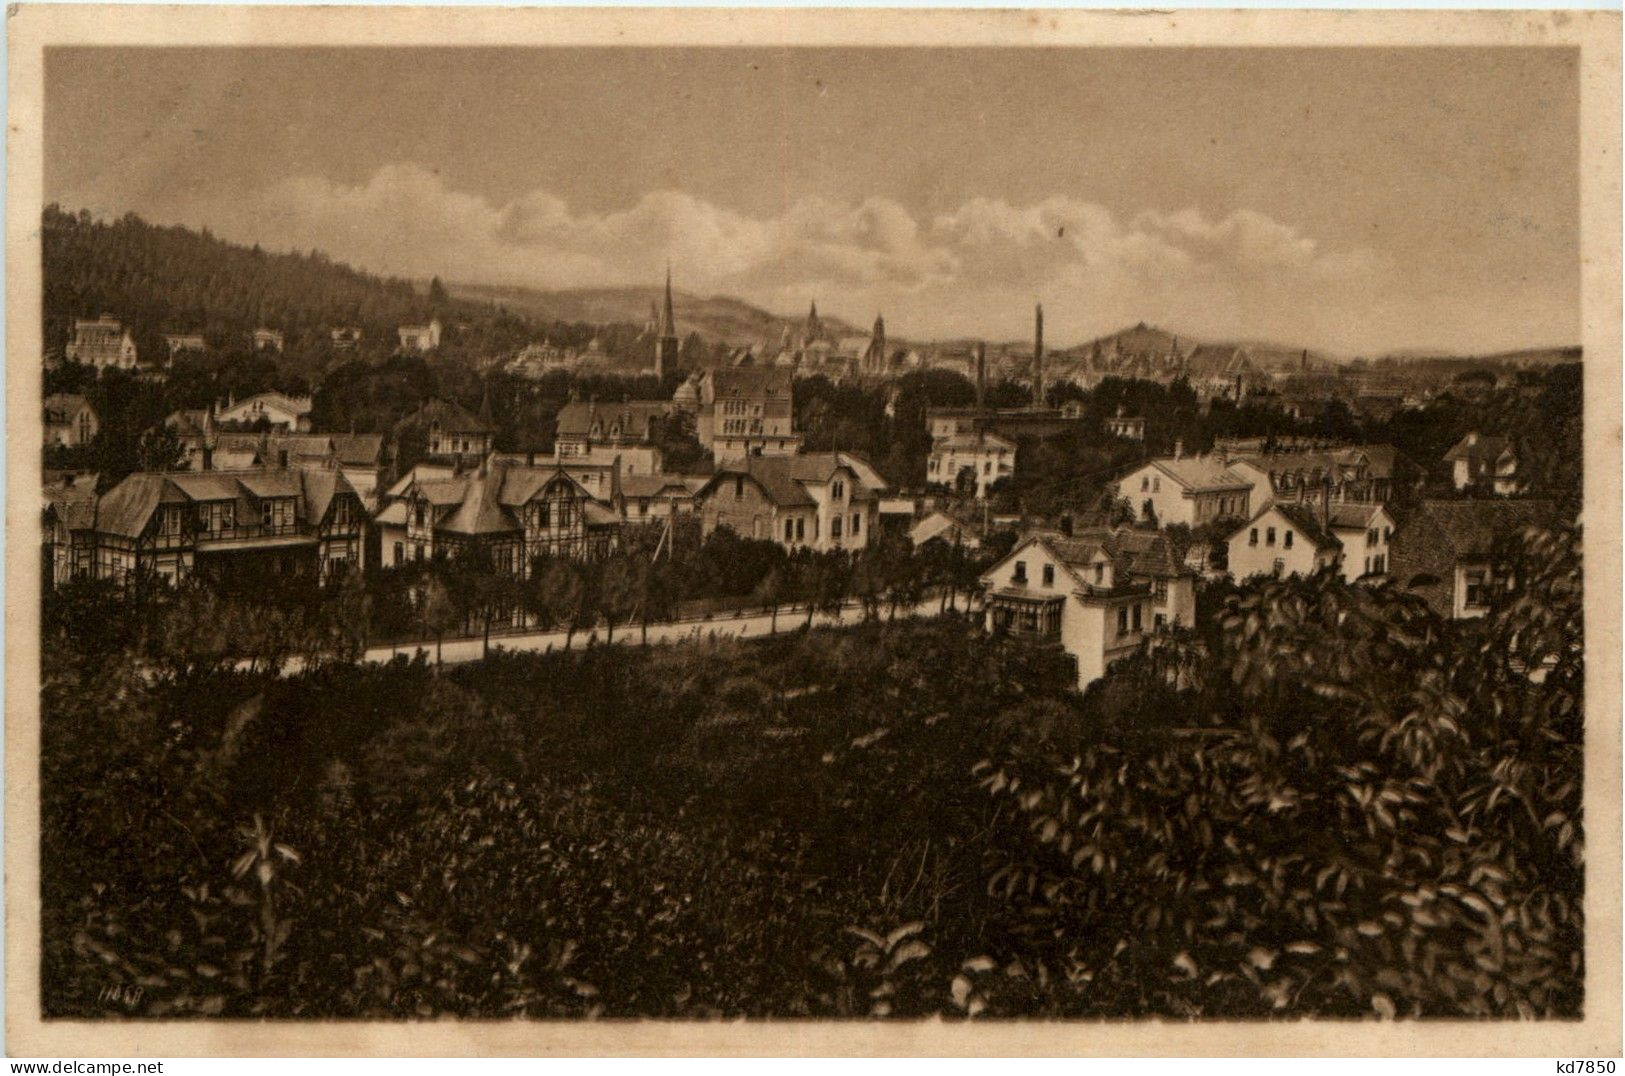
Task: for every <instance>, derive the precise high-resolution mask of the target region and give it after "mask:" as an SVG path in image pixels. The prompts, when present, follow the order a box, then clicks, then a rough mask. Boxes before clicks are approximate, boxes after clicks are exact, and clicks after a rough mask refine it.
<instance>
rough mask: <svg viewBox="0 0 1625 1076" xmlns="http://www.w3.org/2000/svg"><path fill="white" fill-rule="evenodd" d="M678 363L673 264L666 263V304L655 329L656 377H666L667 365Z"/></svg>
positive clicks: (661, 310)
mask: <svg viewBox="0 0 1625 1076" xmlns="http://www.w3.org/2000/svg"><path fill="white" fill-rule="evenodd" d="M676 361H677V315H676V314H674V313H673V312H672V308H671V262H667V263H666V303H665V305H664V306H662V307H661V308H660V324H659V326H658V327H657V328H656V329H655V377H657V378H663V377H665V376H666V364H667V363H668V362H676Z"/></svg>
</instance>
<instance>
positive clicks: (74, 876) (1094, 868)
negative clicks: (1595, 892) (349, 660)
mask: <svg viewBox="0 0 1625 1076" xmlns="http://www.w3.org/2000/svg"><path fill="white" fill-rule="evenodd" d="M1504 559H1505V560H1506V562H1507V564H1508V566H1509V567H1510V568H1513V569H1515V571H1514V572H1513V574H1512V578H1514V579H1515V580H1516V583H1515V587H1514V589H1512V590H1510V591H1509V592H1507V593H1506V594H1505V595H1503V596H1501V597H1500V598H1499V599H1498V601H1497V604H1496V606H1495V608H1494V611H1493V612H1492V614H1491V615H1490V616H1489V617H1487V618H1486V619H1484V620H1483V621H1482V622H1479V623H1469V624H1455V623H1450V622H1445V621H1441V620H1439V619H1438V618H1437V617H1435V616H1434V615H1433V614H1432V613H1430V612H1428V611H1427V609H1426V608H1425V606H1423V605H1422V604H1421V603H1420V602H1418V601H1416V600H1415V599H1414V598H1412V597H1410V596H1408V595H1406V594H1404V593H1402V592H1399V591H1396V590H1393V589H1389V588H1375V589H1373V588H1365V587H1349V586H1346V585H1344V584H1342V583H1340V582H1338V581H1337V580H1336V579H1335V578H1332V577H1330V576H1321V577H1318V578H1315V579H1312V580H1287V581H1264V582H1260V583H1257V584H1254V585H1250V586H1248V587H1244V588H1240V589H1236V590H1233V591H1231V592H1229V593H1215V594H1211V595H1207V596H1205V597H1204V606H1205V607H1206V608H1208V609H1210V610H1215V615H1213V616H1211V617H1209V618H1207V621H1206V622H1205V623H1204V624H1202V625H1200V626H1199V628H1198V629H1197V630H1195V631H1193V632H1189V633H1186V634H1181V635H1178V636H1168V637H1164V638H1162V639H1160V640H1159V641H1158V643H1157V645H1156V646H1155V647H1153V648H1152V649H1151V650H1150V651H1149V652H1147V653H1144V654H1142V655H1140V656H1138V657H1136V658H1133V659H1131V660H1129V661H1128V662H1126V663H1123V664H1121V665H1119V666H1118V667H1117V668H1116V669H1115V670H1114V671H1113V672H1112V674H1111V675H1110V676H1108V678H1107V679H1106V680H1105V681H1103V682H1102V683H1101V684H1099V685H1097V686H1096V687H1095V688H1094V689H1092V690H1091V691H1090V692H1089V693H1088V694H1087V695H1085V696H1083V697H1082V698H1079V697H1078V696H1076V695H1074V694H1072V693H1071V692H1069V691H1068V690H1067V687H1066V685H1067V684H1068V683H1069V682H1070V670H1069V668H1068V667H1067V666H1068V663H1067V661H1066V660H1065V659H1064V657H1063V656H1062V655H1061V654H1060V653H1059V652H1057V651H1054V650H1050V649H1047V648H1034V647H1030V646H1021V645H1018V644H1014V643H1009V642H1003V641H999V640H990V639H988V638H987V637H985V636H983V635H982V634H981V633H980V632H979V631H978V630H977V629H976V627H975V626H974V625H971V624H966V623H965V622H963V621H961V620H959V619H958V618H955V617H946V618H941V619H934V620H931V621H921V622H902V621H899V622H897V623H890V622H888V621H887V620H886V619H885V618H880V619H878V620H877V621H876V622H874V623H872V624H868V625H865V626H862V627H858V628H852V629H844V630H839V631H834V630H820V631H812V632H799V631H798V632H796V633H794V634H791V635H787V636H780V637H777V638H774V639H771V640H767V641H762V642H757V643H750V644H742V643H732V642H723V643H698V644H684V645H681V646H676V647H670V648H654V649H641V648H624V647H614V648H610V647H602V646H595V647H589V648H588V649H586V650H584V651H583V650H577V651H574V652H570V653H555V654H549V655H524V656H520V655H503V654H493V656H492V657H491V658H490V659H489V660H487V661H486V662H482V663H479V664H476V665H470V666H465V667H461V668H458V669H455V670H448V671H446V672H444V673H439V674H437V672H436V671H435V670H434V668H433V667H432V666H430V665H428V664H426V663H424V662H421V661H419V662H416V663H409V662H406V661H405V660H404V659H402V660H399V661H397V662H396V663H394V664H392V665H390V666H387V667H365V666H362V667H358V666H354V665H349V664H346V663H344V662H343V661H342V660H339V659H336V658H335V659H334V660H330V661H328V662H326V663H325V664H322V665H321V666H319V667H318V668H316V669H315V670H313V671H311V672H308V673H306V674H304V675H301V676H299V677H295V678H289V679H278V678H274V677H267V676H264V675H261V674H254V673H248V672H244V671H241V670H236V671H231V670H227V669H224V668H222V667H220V666H218V665H210V664H207V663H195V662H186V661H179V660H171V661H168V662H167V663H161V664H160V663H155V653H156V652H154V651H152V650H148V651H146V654H145V657H142V655H141V653H140V652H139V651H138V650H137V649H136V646H137V644H136V642H135V641H133V640H131V639H130V638H127V637H124V636H120V635H118V634H116V633H115V634H110V635H109V634H104V635H102V636H99V637H95V647H96V649H95V652H90V651H87V650H86V649H85V646H84V644H85V641H86V640H87V639H89V638H92V637H91V636H89V635H86V634H82V632H83V631H84V626H83V623H82V620H83V618H80V620H78V621H76V620H75V619H74V618H73V617H72V616H70V615H63V616H62V617H60V618H59V619H58V620H57V621H56V623H57V624H58V626H59V629H60V634H59V635H58V636H56V637H55V638H53V640H52V643H53V646H54V647H55V649H56V651H57V652H58V653H59V654H60V660H59V661H57V662H53V663H52V665H51V666H50V667H49V668H47V669H45V670H44V673H45V689H44V699H43V701H44V710H43V714H44V722H43V745H42V746H43V751H44V756H43V772H42V778H43V785H42V787H43V805H42V806H43V812H44V814H43V838H42V840H43V845H42V853H43V854H42V857H41V861H42V866H43V869H44V877H43V886H44V896H45V900H44V909H45V923H44V973H43V975H44V978H43V985H44V1003H45V1009H46V1012H48V1013H50V1014H52V1015H59V1016H72V1015H100V1014H106V1013H108V1012H119V1013H128V1014H135V1015H185V1014H193V1013H213V1014H222V1015H255V1014H262V1015H276V1016H298V1015H304V1016H311V1015H342V1016H373V1017H377V1016H409V1015H427V1014H441V1013H457V1014H465V1015H482V1016H498V1015H529V1016H570V1015H591V1014H604V1015H617V1016H631V1015H652V1016H684V1017H697V1016H731V1015H758V1016H761V1015H779V1016H786V1015H798V1014H806V1015H865V1014H872V1015H885V1014H893V1015H922V1014H929V1013H943V1014H971V1015H975V1014H982V1013H986V1014H990V1015H996V1014H1040V1013H1042V1014H1051V1015H1062V1014H1069V1015H1087V1014H1099V1015H1119V1016H1120V1015H1129V1014H1138V1013H1155V1014H1167V1015H1181V1016H1194V1015H1201V1016H1254V1015H1261V1016H1262V1015H1301V1014H1307V1013H1317V1014H1343V1015H1356V1014H1360V1013H1364V1014H1367V1015H1406V1016H1409V1015H1421V1016H1451V1015H1457V1016H1459V1015H1513V1014H1526V1015H1573V1014H1575V1013H1576V1012H1578V1011H1579V1008H1580V1004H1581V995H1580V983H1581V971H1582V969H1581V965H1580V953H1581V931H1582V924H1581V921H1580V900H1581V894H1582V884H1581V880H1582V863H1583V861H1582V854H1581V848H1582V841H1581V838H1580V813H1579V810H1580V809H1579V803H1580V787H1579V774H1580V756H1581V712H1582V698H1583V696H1582V693H1581V690H1582V671H1583V670H1582V666H1581V661H1580V651H1579V643H1580V639H1581V635H1580V592H1579V570H1580V568H1579V561H1578V551H1577V536H1576V535H1573V534H1544V535H1534V536H1532V537H1531V538H1530V539H1529V541H1528V542H1527V543H1522V544H1517V545H1514V546H1511V547H1509V548H1508V549H1507V550H1506V551H1505V557H1504ZM76 625H77V626H76ZM171 627H172V628H173V627H176V626H175V625H172V626H171ZM168 637H169V638H170V639H174V638H175V636H174V635H169V636H168ZM148 645H149V646H151V645H156V644H154V643H153V642H152V641H151V640H149V641H148ZM159 652H161V646H160V651H159ZM69 849H71V850H72V852H71V854H66V852H67V850H69ZM109 985H113V986H117V987H122V988H125V989H121V990H118V991H114V992H113V994H112V995H110V996H111V997H112V998H113V1000H111V1001H108V1000H104V998H106V997H108V996H109V995H106V994H104V991H103V988H104V987H107V986H109Z"/></svg>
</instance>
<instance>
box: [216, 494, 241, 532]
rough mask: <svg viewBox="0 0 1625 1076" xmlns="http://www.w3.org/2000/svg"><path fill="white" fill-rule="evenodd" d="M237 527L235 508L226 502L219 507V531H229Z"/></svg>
mask: <svg viewBox="0 0 1625 1076" xmlns="http://www.w3.org/2000/svg"><path fill="white" fill-rule="evenodd" d="M235 526H237V506H236V505H235V504H232V503H231V502H230V501H226V502H225V503H224V504H222V505H221V506H220V529H221V530H224V531H229V530H231V529H232V528H233V527H235Z"/></svg>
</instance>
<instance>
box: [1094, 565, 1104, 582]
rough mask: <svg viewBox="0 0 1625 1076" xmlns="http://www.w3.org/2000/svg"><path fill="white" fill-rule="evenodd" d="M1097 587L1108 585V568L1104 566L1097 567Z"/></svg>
mask: <svg viewBox="0 0 1625 1076" xmlns="http://www.w3.org/2000/svg"><path fill="white" fill-rule="evenodd" d="M1095 585H1096V586H1097V587H1098V586H1105V585H1106V566H1105V565H1104V564H1096V565H1095Z"/></svg>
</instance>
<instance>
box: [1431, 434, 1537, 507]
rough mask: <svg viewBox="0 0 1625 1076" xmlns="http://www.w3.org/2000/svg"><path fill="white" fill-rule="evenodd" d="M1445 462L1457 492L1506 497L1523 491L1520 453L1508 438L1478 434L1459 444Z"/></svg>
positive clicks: (1467, 436) (1448, 454) (1447, 454)
mask: <svg viewBox="0 0 1625 1076" xmlns="http://www.w3.org/2000/svg"><path fill="white" fill-rule="evenodd" d="M1444 460H1445V462H1446V463H1448V464H1450V478H1451V481H1452V482H1453V483H1454V484H1455V487H1456V489H1458V490H1466V489H1476V490H1480V491H1483V492H1486V493H1496V494H1499V495H1501V496H1503V497H1505V496H1508V495H1510V494H1513V493H1517V492H1519V491H1520V490H1522V489H1523V483H1522V482H1521V480H1520V479H1519V475H1518V453H1517V448H1516V447H1515V446H1514V445H1513V443H1512V440H1511V439H1510V438H1507V437H1486V436H1484V435H1482V434H1480V433H1479V432H1478V431H1477V430H1474V431H1472V432H1471V433H1469V434H1467V435H1466V436H1465V437H1463V438H1462V439H1461V440H1460V441H1457V442H1456V443H1455V445H1454V446H1453V447H1452V448H1451V449H1450V451H1449V452H1446V453H1445V454H1444Z"/></svg>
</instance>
